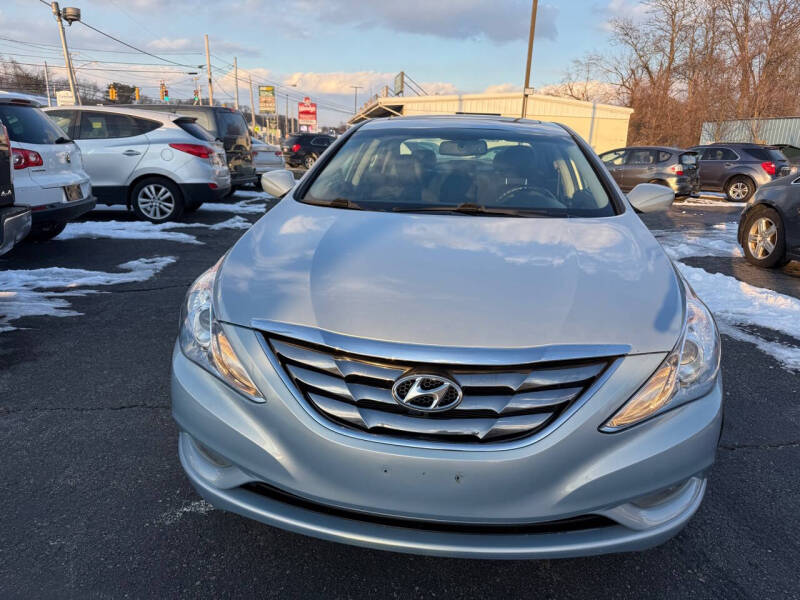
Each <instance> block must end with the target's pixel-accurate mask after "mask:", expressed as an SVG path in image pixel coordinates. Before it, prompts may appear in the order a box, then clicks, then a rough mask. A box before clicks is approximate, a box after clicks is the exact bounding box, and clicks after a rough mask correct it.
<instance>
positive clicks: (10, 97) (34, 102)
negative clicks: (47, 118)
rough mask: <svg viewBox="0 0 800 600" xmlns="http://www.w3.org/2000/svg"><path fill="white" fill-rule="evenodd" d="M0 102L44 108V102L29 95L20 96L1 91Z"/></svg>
mask: <svg viewBox="0 0 800 600" xmlns="http://www.w3.org/2000/svg"><path fill="white" fill-rule="evenodd" d="M0 102H1V103H3V104H12V103H13V104H19V105H23V106H26V105H27V106H33V107H35V108H39V107H41V106H43V104H42V102H41V101H40V100H39V99H38V98H36V97H34V96H29V95H28V94H20V93H18V92H4V91H0Z"/></svg>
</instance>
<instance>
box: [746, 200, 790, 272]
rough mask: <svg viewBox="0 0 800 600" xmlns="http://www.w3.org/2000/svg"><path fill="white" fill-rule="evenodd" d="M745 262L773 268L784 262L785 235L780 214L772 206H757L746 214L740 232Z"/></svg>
mask: <svg viewBox="0 0 800 600" xmlns="http://www.w3.org/2000/svg"><path fill="white" fill-rule="evenodd" d="M742 249H743V250H744V257H745V258H746V259H747V262H749V263H750V264H753V265H755V266H757V267H763V268H765V269H774V268H775V267H780V266H782V265H784V264H786V236H785V232H784V227H783V220H782V219H781V216H780V215H779V214H778V212H777V211H775V210H774V209H772V208H768V207H759V208H755V209H753V210H751V211H750V213H749V214H748V215H747V217H746V219H745V222H744V228H743V233H742Z"/></svg>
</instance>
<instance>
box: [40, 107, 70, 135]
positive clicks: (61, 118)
mask: <svg viewBox="0 0 800 600" xmlns="http://www.w3.org/2000/svg"><path fill="white" fill-rule="evenodd" d="M45 114H46V115H47V116H48V117H50V118H51V119H52V120H53V122H55V124H56V125H58V126H59V127H60V128H61V129H63V130H64V131H66V132H67V133H69V128H70V126H71V125H72V117H73V112H72V111H71V110H49V111H47V112H46V113H45Z"/></svg>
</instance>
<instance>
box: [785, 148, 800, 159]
mask: <svg viewBox="0 0 800 600" xmlns="http://www.w3.org/2000/svg"><path fill="white" fill-rule="evenodd" d="M781 152H783V155H784V156H785V157H786V158H798V157H800V148H798V147H797V146H783V147H781Z"/></svg>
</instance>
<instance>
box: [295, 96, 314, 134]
mask: <svg viewBox="0 0 800 600" xmlns="http://www.w3.org/2000/svg"><path fill="white" fill-rule="evenodd" d="M297 123H298V124H299V125H308V127H309V129H308V131H316V129H317V103H316V102H312V101H311V98H309V97H307V96H306V97H305V98H303V101H302V102H298V103H297Z"/></svg>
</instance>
